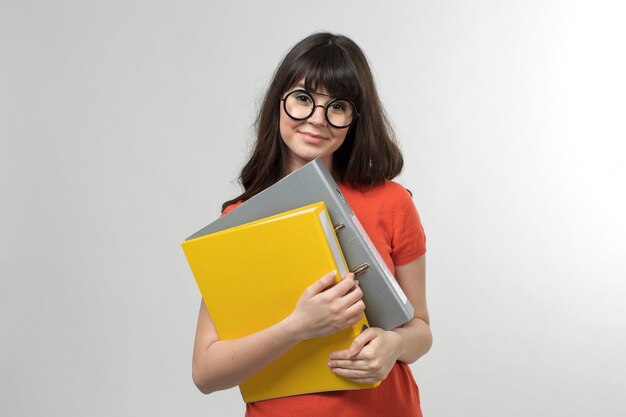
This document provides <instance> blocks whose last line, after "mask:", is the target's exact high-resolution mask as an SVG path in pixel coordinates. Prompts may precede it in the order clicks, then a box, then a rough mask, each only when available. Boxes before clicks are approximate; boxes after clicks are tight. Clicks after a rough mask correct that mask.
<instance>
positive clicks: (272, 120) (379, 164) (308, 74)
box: [222, 33, 403, 210]
mask: <svg viewBox="0 0 626 417" xmlns="http://www.w3.org/2000/svg"><path fill="white" fill-rule="evenodd" d="M303 78H304V84H305V87H306V89H307V90H311V89H314V88H319V87H324V88H325V89H326V91H327V92H328V93H329V94H330V95H332V96H334V97H342V98H347V99H349V100H350V101H352V102H353V103H354V104H355V105H356V107H357V109H358V111H359V114H360V116H359V117H358V118H357V119H356V121H355V123H354V124H353V125H352V126H350V128H349V129H350V130H349V131H348V134H347V135H346V138H345V140H344V142H343V144H342V145H341V146H340V147H339V149H337V150H336V151H335V153H334V154H333V158H332V161H333V174H334V175H335V176H336V178H337V179H338V181H339V182H343V183H347V184H349V185H351V186H353V187H365V186H370V185H374V184H378V183H381V182H383V181H384V180H386V179H392V178H394V177H395V176H397V175H398V174H399V173H400V171H402V166H403V159H402V153H401V152H400V149H399V147H398V145H397V143H396V140H395V136H394V133H393V129H392V128H391V125H390V123H389V120H388V119H387V117H386V115H385V112H384V110H383V107H382V104H381V102H380V98H379V97H378V93H377V91H376V86H375V84H374V78H373V76H372V72H371V70H370V67H369V64H368V63H367V58H366V57H365V54H364V53H363V51H362V50H361V48H359V46H358V45H357V44H356V43H354V41H352V40H351V39H350V38H348V37H346V36H343V35H335V34H332V33H314V34H312V35H310V36H308V37H306V38H304V39H303V40H301V41H300V42H298V43H297V44H296V45H295V46H294V47H293V48H292V49H291V50H290V51H289V52H288V53H287V55H286V56H285V57H284V58H283V60H282V62H281V63H280V65H279V66H278V68H277V69H276V72H275V73H274V77H273V79H272V82H271V84H270V86H269V88H268V90H267V93H266V94H265V98H264V100H263V103H262V105H261V109H260V111H259V114H258V116H257V119H256V122H255V127H256V142H255V145H254V149H253V151H252V155H251V156H250V159H249V160H248V162H247V163H246V164H245V165H244V167H243V169H242V170H241V175H240V177H239V181H240V182H241V184H242V185H243V188H244V192H243V193H242V194H241V195H239V196H238V197H236V198H234V199H232V200H229V201H226V202H225V203H224V204H223V205H222V210H224V209H225V208H226V207H228V206H229V205H230V204H232V203H234V202H236V201H238V200H247V199H248V198H250V197H252V196H254V195H256V194H257V193H259V192H261V191H263V190H264V189H266V188H267V187H269V186H271V185H272V184H274V183H276V182H277V181H278V180H280V179H281V178H282V176H283V175H284V171H283V170H284V163H285V155H286V149H285V148H286V146H285V144H284V143H283V141H282V139H281V136H280V129H279V120H280V99H281V97H282V95H283V94H284V93H285V92H286V91H287V90H288V89H289V88H291V87H292V86H293V85H294V84H296V83H297V82H298V81H300V80H301V79H303Z"/></svg>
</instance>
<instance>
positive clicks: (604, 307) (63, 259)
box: [0, 0, 626, 417]
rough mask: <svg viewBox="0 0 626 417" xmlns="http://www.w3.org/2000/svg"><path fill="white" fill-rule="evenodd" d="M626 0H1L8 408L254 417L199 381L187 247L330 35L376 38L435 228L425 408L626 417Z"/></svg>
mask: <svg viewBox="0 0 626 417" xmlns="http://www.w3.org/2000/svg"><path fill="white" fill-rule="evenodd" d="M625 16H626V8H625V7H624V6H623V3H622V2H620V1H617V0H616V1H612V2H611V1H537V0H531V1H495V0H493V1H487V0H479V1H473V2H464V1H460V0H450V1H446V0H443V1H437V2H429V1H416V2H390V3H387V4H383V3H382V2H374V1H344V2H329V1H317V2H306V3H300V2H288V1H273V2H272V1H271V2H254V1H248V2H235V1H233V2H206V1H171V0H161V1H148V0H138V1H110V0H109V1H84V2H74V1H67V0H59V1H55V2H47V1H43V0H39V1H15V0H14V1H11V0H4V1H2V3H0V190H1V192H2V195H1V197H0V201H1V203H0V210H1V216H0V259H1V264H0V338H1V343H0V375H2V377H1V378H0V414H1V415H3V416H4V415H6V416H11V417H22V416H23V417H26V416H28V417H31V416H137V415H150V416H174V415H186V416H193V415H197V416H224V417H230V416H241V415H242V414H243V409H244V407H243V402H242V401H241V398H240V395H239V392H238V390H237V389H231V390H228V391H225V392H220V393H214V394H211V395H209V396H204V395H202V394H200V393H199V392H198V391H197V390H196V388H195V387H194V385H193V383H192V381H191V352H192V344H193V336H194V331H195V320H196V315H197V310H198V306H199V301H200V296H199V292H198V290H197V288H196V285H195V282H194V279H193V277H192V275H191V272H190V270H189V268H188V266H187V264H186V261H185V258H184V255H183V252H182V250H181V249H180V246H179V244H180V241H181V240H182V239H184V238H185V237H186V236H188V235H189V234H191V233H192V232H194V231H196V230H197V229H199V228H200V227H202V226H204V225H205V224H206V223H208V222H210V221H211V220H213V219H215V218H216V217H217V215H218V213H219V208H220V205H221V203H222V202H223V201H224V200H227V199H230V198H232V197H233V196H235V195H236V193H238V191H239V188H238V185H237V183H236V178H237V175H238V171H239V169H240V168H241V165H242V163H243V161H244V160H245V156H246V153H247V151H248V149H249V145H250V141H251V138H252V128H251V125H252V123H253V120H254V117H255V112H256V109H257V108H258V105H259V100H260V99H261V97H262V96H263V92H264V88H265V87H266V85H267V83H268V81H269V79H270V77H271V75H272V72H273V71H274V69H275V67H276V65H277V64H278V62H279V60H280V59H281V58H282V56H283V54H284V53H285V52H286V51H287V50H288V49H289V48H290V47H291V46H292V45H293V44H294V43H295V42H297V41H298V40H300V39H301V38H302V37H304V36H306V35H308V34H310V33H312V32H314V31H319V30H329V31H334V32H339V33H343V34H347V35H349V36H351V37H352V38H353V39H354V40H355V41H356V42H357V43H358V44H359V45H360V46H361V47H362V48H363V49H364V51H365V52H366V54H367V55H368V57H369V59H370V63H371V65H372V67H373V70H374V73H375V77H376V81H377V84H378V86H379V91H380V94H381V96H382V99H383V101H384V103H385V105H386V109H387V111H388V113H389V114H390V116H391V119H392V120H393V122H394V126H395V129H396V132H397V135H398V138H399V141H400V143H401V146H402V149H403V151H404V155H405V161H406V165H405V166H406V168H405V171H404V172H403V174H402V176H401V177H400V178H398V181H399V182H401V183H402V184H404V185H405V186H406V187H407V188H409V189H411V190H412V191H413V194H414V201H415V204H416V206H417V208H418V210H419V212H420V214H421V217H422V221H423V223H424V226H425V229H426V233H427V237H428V254H427V258H428V274H427V276H428V278H427V280H428V297H429V307H430V312H431V317H432V328H433V333H434V338H435V343H434V346H433V349H432V351H431V352H430V353H429V354H428V355H427V356H425V357H424V358H422V359H420V360H419V361H418V362H417V363H415V364H414V365H413V366H412V369H413V371H414V374H415V378H416V380H417V382H418V385H419V386H420V390H421V395H422V402H423V410H424V414H425V416H430V417H434V416H440V417H450V416H472V417H474V416H475V417H492V416H493V417H502V416H510V417H516V416H520V417H521V416H528V415H533V416H549V417H555V416H556V417H561V416H563V417H565V416H568V417H573V416H580V417H582V416H585V417H587V416H592V415H595V416H602V417H618V416H619V417H621V416H624V415H625V414H626V405H625V403H624V400H623V390H624V387H626V355H625V354H624V352H625V351H626V303H624V301H623V300H624V298H625V296H626V245H625V244H624V239H625V236H626V216H625V213H626V164H625V163H624V161H626V144H625V143H626V124H625V115H626V81H625V79H626V78H625V77H624V74H626V53H625V51H626V26H625V25H624V17H625Z"/></svg>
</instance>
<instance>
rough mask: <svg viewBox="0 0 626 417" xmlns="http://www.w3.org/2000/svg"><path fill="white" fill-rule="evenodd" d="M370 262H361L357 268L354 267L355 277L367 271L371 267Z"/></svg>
mask: <svg viewBox="0 0 626 417" xmlns="http://www.w3.org/2000/svg"><path fill="white" fill-rule="evenodd" d="M369 267H370V266H369V264H366V263H365V264H361V265H359V266H357V267H356V268H354V269H353V270H352V271H350V272H352V273H353V274H354V276H355V277H358V276H359V275H361V274H362V273H363V272H365V271H367V269H368V268H369Z"/></svg>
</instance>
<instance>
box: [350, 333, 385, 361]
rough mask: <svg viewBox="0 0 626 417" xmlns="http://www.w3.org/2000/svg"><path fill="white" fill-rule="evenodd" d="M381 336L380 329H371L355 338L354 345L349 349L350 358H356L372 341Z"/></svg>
mask: <svg viewBox="0 0 626 417" xmlns="http://www.w3.org/2000/svg"><path fill="white" fill-rule="evenodd" d="M379 334H380V329H378V328H375V327H370V328H367V329H365V330H364V331H363V332H361V334H360V335H358V336H357V337H355V338H354V340H353V341H352V345H351V346H350V348H349V349H348V353H349V354H350V357H354V356H356V355H357V354H358V353H359V352H361V350H362V349H363V348H364V347H365V345H367V344H368V343H369V342H371V341H372V340H374V339H376V338H377V337H378V335H379Z"/></svg>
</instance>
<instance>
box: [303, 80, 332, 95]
mask: <svg viewBox="0 0 626 417" xmlns="http://www.w3.org/2000/svg"><path fill="white" fill-rule="evenodd" d="M295 86H296V87H299V88H301V89H303V90H304V91H306V92H308V93H312V94H317V95H320V96H324V97H330V98H334V96H332V95H330V94H324V93H318V92H317V91H309V90H307V89H306V87H305V85H304V84H302V83H298V84H296V85H295Z"/></svg>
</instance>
